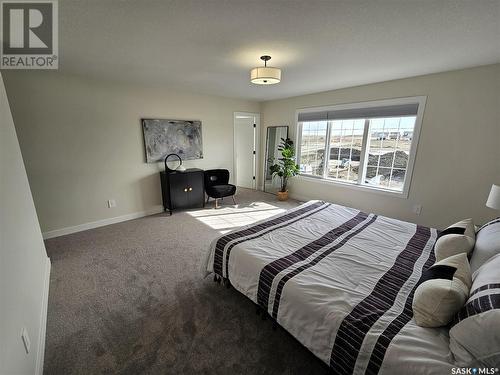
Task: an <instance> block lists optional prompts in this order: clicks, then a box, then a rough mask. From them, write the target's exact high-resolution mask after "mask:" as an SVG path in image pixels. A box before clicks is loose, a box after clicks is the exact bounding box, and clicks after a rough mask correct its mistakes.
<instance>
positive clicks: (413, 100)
mask: <svg viewBox="0 0 500 375" xmlns="http://www.w3.org/2000/svg"><path fill="white" fill-rule="evenodd" d="M426 102H427V96H411V97H403V98H393V99H383V100H373V101H366V102H357V103H346V104H337V105H329V106H320V107H308V108H300V109H297V110H296V111H295V132H296V133H295V134H296V143H295V154H296V155H297V161H300V157H301V155H300V154H301V143H302V123H301V122H299V114H301V113H307V112H318V111H335V110H345V109H359V108H373V107H383V106H389V105H401V104H418V110H417V115H416V118H415V127H414V129H413V136H412V142H411V145H410V152H409V157H408V165H407V167H406V176H405V182H404V185H403V190H402V191H397V190H391V189H386V188H381V187H377V186H370V185H366V184H363V176H364V174H365V173H366V168H367V163H368V160H367V159H368V158H367V157H366V156H367V153H368V150H367V148H366V146H367V143H368V136H369V134H370V127H371V124H366V121H368V120H367V119H365V127H364V132H363V141H362V145H361V156H360V167H361V168H360V173H359V176H358V181H357V182H356V183H353V182H345V181H342V180H335V179H331V178H325V177H324V173H323V176H315V175H310V174H306V173H299V176H298V178H299V179H304V180H308V181H314V182H320V183H323V184H329V185H336V186H340V187H346V188H350V189H353V190H360V191H373V192H376V193H381V194H385V195H390V196H394V197H399V198H404V199H407V198H408V196H409V192H410V186H411V181H412V178H413V169H414V165H415V159H416V156H417V148H418V142H419V139H420V131H421V128H422V120H423V115H424V110H425V104H426ZM330 130H331V126H328V127H327V134H326V141H325V160H328V161H329V154H330V150H329V149H330V147H328V145H329V144H330V142H329V139H330V138H329V135H330ZM327 158H328V159H327ZM324 169H325V170H326V167H325V168H324Z"/></svg>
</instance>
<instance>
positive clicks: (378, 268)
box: [203, 201, 454, 374]
mask: <svg viewBox="0 0 500 375" xmlns="http://www.w3.org/2000/svg"><path fill="white" fill-rule="evenodd" d="M436 237H437V231H436V230H435V229H433V228H427V227H424V226H420V225H416V224H413V223H408V222H404V221H400V220H396V219H391V218H387V217H384V216H378V215H374V214H367V213H364V212H361V211H359V210H356V209H353V208H348V207H344V206H340V205H335V204H331V203H326V202H322V201H310V202H307V203H305V204H303V205H301V206H299V207H296V208H294V209H292V210H289V211H287V212H285V213H282V214H279V215H277V216H274V217H272V218H270V219H267V220H264V221H261V222H258V223H255V224H252V225H248V226H245V227H242V228H240V229H238V230H235V231H232V232H230V233H227V234H224V235H222V236H220V237H218V238H216V239H215V240H214V241H213V242H212V244H211V245H210V249H209V251H208V252H207V256H206V262H205V263H204V265H203V271H204V273H205V274H210V273H215V274H216V275H218V276H220V277H222V278H224V279H226V280H229V282H230V283H231V285H232V286H233V287H234V288H235V289H237V290H238V291H239V292H241V293H243V294H244V295H245V296H247V297H248V298H249V299H251V300H252V301H253V302H254V303H256V304H257V305H259V306H260V307H261V308H262V309H263V310H264V311H266V312H267V313H268V314H269V315H270V316H271V317H272V318H273V319H274V320H276V321H277V322H278V323H279V324H280V325H281V326H282V327H283V328H285V329H286V330H287V331H288V332H289V333H291V334H292V335H293V336H294V337H295V338H296V339H297V340H298V341H300V342H301V343H302V344H303V345H304V346H305V347H307V348H308V349H309V350H310V351H311V352H312V353H314V354H315V355H316V356H317V357H318V358H319V359H321V360H322V361H324V362H325V363H326V364H327V365H328V366H330V368H331V369H332V370H333V372H334V373H337V374H365V373H367V374H377V373H380V374H401V373H418V374H443V373H446V374H449V373H451V368H453V367H454V366H453V357H452V355H451V352H450V350H449V335H448V330H447V329H446V328H423V327H419V326H417V325H416V324H415V322H414V321H413V319H412V308H411V303H412V298H413V293H414V291H415V288H416V285H417V283H418V281H419V279H420V277H421V275H422V273H423V271H424V270H426V269H427V268H429V267H430V266H431V265H432V264H433V263H434V261H435V258H434V251H433V246H434V243H435V241H436Z"/></svg>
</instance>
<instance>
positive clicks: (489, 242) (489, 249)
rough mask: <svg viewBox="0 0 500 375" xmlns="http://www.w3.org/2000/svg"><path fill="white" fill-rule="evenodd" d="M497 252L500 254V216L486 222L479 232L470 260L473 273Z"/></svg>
mask: <svg viewBox="0 0 500 375" xmlns="http://www.w3.org/2000/svg"><path fill="white" fill-rule="evenodd" d="M497 254H500V218H498V219H495V220H491V221H490V222H489V223H486V224H485V225H483V226H482V227H481V228H480V229H479V231H478V232H477V234H476V244H475V247H474V251H473V253H472V257H471V260H470V268H471V271H472V273H474V272H475V271H477V269H478V268H479V267H481V266H482V265H483V264H484V263H485V262H486V261H487V260H488V259H490V258H491V257H493V256H495V255H497Z"/></svg>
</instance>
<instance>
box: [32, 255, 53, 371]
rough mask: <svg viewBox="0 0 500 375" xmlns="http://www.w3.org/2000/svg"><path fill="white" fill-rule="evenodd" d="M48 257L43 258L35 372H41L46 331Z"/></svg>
mask: <svg viewBox="0 0 500 375" xmlns="http://www.w3.org/2000/svg"><path fill="white" fill-rule="evenodd" d="M50 267H51V263H50V258H49V257H47V259H46V260H45V272H44V280H43V292H42V298H43V300H42V310H41V311H40V335H39V337H38V351H37V353H36V374H37V375H42V374H43V362H44V357H45V333H46V331H47V308H48V304H49V285H50Z"/></svg>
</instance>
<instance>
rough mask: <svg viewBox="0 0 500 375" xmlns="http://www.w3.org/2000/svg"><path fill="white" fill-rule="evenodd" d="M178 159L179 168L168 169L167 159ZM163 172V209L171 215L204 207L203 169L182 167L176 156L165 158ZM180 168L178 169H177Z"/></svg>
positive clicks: (161, 178) (161, 177) (161, 173)
mask: <svg viewBox="0 0 500 375" xmlns="http://www.w3.org/2000/svg"><path fill="white" fill-rule="evenodd" d="M172 157H176V158H177V159H179V166H178V167H177V168H176V169H170V168H169V167H168V165H167V161H168V159H169V158H172ZM164 163H165V171H163V172H160V180H161V193H162V197H163V208H164V210H165V211H167V210H168V211H169V213H170V215H172V210H174V209H183V208H195V207H204V206H205V188H204V181H203V169H198V168H188V169H184V168H183V167H182V159H181V158H180V156H179V155H177V154H169V155H167V156H166V157H165V160H164ZM179 167H180V168H179Z"/></svg>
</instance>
